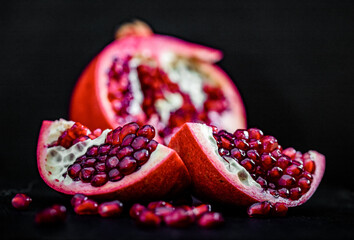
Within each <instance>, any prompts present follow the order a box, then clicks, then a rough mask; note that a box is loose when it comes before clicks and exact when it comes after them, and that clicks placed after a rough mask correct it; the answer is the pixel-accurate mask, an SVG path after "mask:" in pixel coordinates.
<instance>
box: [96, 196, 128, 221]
mask: <svg viewBox="0 0 354 240" xmlns="http://www.w3.org/2000/svg"><path fill="white" fill-rule="evenodd" d="M122 212H123V203H121V202H120V201H118V200H115V201H111V202H105V203H101V204H100V205H99V206H98V213H99V214H100V215H101V217H116V216H119V215H120V214H121V213H122Z"/></svg>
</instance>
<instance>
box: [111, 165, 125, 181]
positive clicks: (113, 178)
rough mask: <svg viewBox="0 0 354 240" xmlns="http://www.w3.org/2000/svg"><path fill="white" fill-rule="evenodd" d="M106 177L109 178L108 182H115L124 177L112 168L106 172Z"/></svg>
mask: <svg viewBox="0 0 354 240" xmlns="http://www.w3.org/2000/svg"><path fill="white" fill-rule="evenodd" d="M108 177H109V180H110V181H112V182H116V181H119V180H121V179H122V178H123V177H124V175H123V174H122V173H120V172H119V170H118V169H116V168H113V169H112V170H110V171H109V172H108Z"/></svg>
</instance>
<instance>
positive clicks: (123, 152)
mask: <svg viewBox="0 0 354 240" xmlns="http://www.w3.org/2000/svg"><path fill="white" fill-rule="evenodd" d="M133 152H134V149H133V148H132V147H130V146H127V147H123V148H122V149H120V150H119V151H118V153H117V157H118V158H119V159H123V158H124V157H126V156H131V155H132V154H133Z"/></svg>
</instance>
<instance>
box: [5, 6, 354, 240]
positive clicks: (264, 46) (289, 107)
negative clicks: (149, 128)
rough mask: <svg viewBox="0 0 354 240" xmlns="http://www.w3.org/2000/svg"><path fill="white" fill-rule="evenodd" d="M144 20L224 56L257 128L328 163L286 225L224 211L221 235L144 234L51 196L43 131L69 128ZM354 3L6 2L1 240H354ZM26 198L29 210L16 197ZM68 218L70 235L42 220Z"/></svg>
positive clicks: (237, 211)
mask: <svg viewBox="0 0 354 240" xmlns="http://www.w3.org/2000/svg"><path fill="white" fill-rule="evenodd" d="M135 18H138V19H141V20H144V21H146V22H147V23H149V24H150V25H151V26H152V28H153V29H154V30H155V31H156V32H158V33H161V34H167V35H173V36H177V37H180V38H182V39H185V40H188V41H193V42H197V43H201V44H204V45H208V46H211V47H214V48H217V49H220V50H222V51H223V53H224V58H223V60H222V61H221V62H220V63H218V65H220V66H221V67H222V68H223V69H224V70H225V71H226V72H227V73H228V74H229V75H230V77H231V78H232V79H233V80H234V82H235V84H236V85H237V87H238V89H239V90H240V92H241V95H242V97H243V100H244V103H245V106H246V110H247V119H248V120H247V122H248V126H250V127H259V128H261V129H263V131H264V132H266V133H267V134H271V135H274V136H276V137H277V139H278V140H279V142H281V145H282V146H284V147H287V146H293V147H295V148H296V149H299V150H301V151H307V150H309V149H316V150H318V151H319V152H321V153H323V154H324V155H325V156H326V172H325V175H324V178H323V181H322V183H321V184H320V186H319V189H318V190H317V192H316V193H315V194H314V196H313V197H312V198H311V199H310V200H309V201H308V202H307V203H306V204H304V205H303V206H300V207H297V208H293V209H290V210H289V213H288V216H287V217H285V218H279V219H250V218H248V217H247V216H246V215H245V211H244V209H237V208H235V209H230V208H227V207H225V206H224V207H221V206H216V209H217V210H220V211H222V212H223V213H224V215H225V219H226V223H225V226H224V227H222V228H220V229H217V230H205V229H200V228H198V227H197V226H193V227H191V228H188V229H182V230H177V229H170V228H167V227H162V228H159V229H155V230H143V229H139V228H137V227H136V226H135V224H134V222H132V221H131V220H130V219H129V218H128V216H126V215H124V214H123V216H121V217H119V218H117V219H101V218H99V217H98V216H85V217H82V216H76V215H75V214H73V211H72V209H71V208H70V207H69V201H68V198H67V197H65V196H63V195H61V194H59V193H56V192H55V191H54V190H51V189H50V188H49V187H47V186H46V185H45V184H44V182H43V181H42V180H41V179H40V177H39V174H38V171H37V166H36V152H35V151H36V145H37V138H38V133H39V128H40V125H41V122H42V121H43V120H44V119H49V120H54V119H59V118H68V106H69V102H70V96H71V92H72V89H73V87H74V85H75V83H76V80H77V79H78V77H79V76H80V74H81V72H82V70H83V69H84V68H85V66H86V65H87V64H88V63H89V62H90V60H91V59H93V58H94V56H95V55H97V53H99V52H100V51H101V50H102V49H103V48H104V46H106V45H107V44H108V43H110V42H111V41H113V39H114V31H115V30H116V28H117V27H118V26H119V25H120V24H121V23H123V22H125V21H129V20H131V19H135ZM353 26H354V3H353V1H344V0H342V1H206V0H203V1H199V0H198V1H183V0H179V1H155V0H153V1H138V0H130V1H113V0H111V1H93V0H92V1H91V0H89V1H64V0H56V1H44V0H38V1H25V0H23V1H6V2H2V3H1V5H0V81H1V83H0V91H1V92H0V107H1V110H2V111H1V117H0V126H1V131H0V132H1V136H2V137H1V138H0V146H1V151H0V154H1V155H0V156H1V157H0V159H1V169H2V171H1V174H0V197H1V203H0V219H1V220H2V222H1V224H0V236H1V238H2V239H4V238H5V239H7V238H32V239H33V238H35V239H40V238H45V239H63V238H68V239H70V238H82V239H88V238H103V237H104V238H114V239H124V238H134V239H135V238H137V239H144V238H151V239H152V238H172V239H179V238H199V239H203V238H207V239H217V238H225V239H227V238H230V239H231V238H232V239H245V238H296V239H300V238H301V239H302V238H318V237H321V238H325V239H333V238H338V239H343V238H348V239H350V238H351V239H353V238H354V230H353V229H354V225H353V223H354V190H353V189H354V188H353V180H352V178H353V177H352V176H353V174H352V173H353V169H354V165H353V159H352V154H351V151H352V149H353V147H352V145H353V144H352V142H353V141H352V135H353V134H354V131H353V130H354V127H353V122H354V114H353V113H352V112H353V109H354V98H353V90H354V81H353V77H354V68H353V66H354V31H353ZM17 192H26V193H28V194H29V195H31V197H32V198H33V203H32V205H31V207H30V209H29V210H27V211H23V212H19V211H16V210H14V209H13V208H12V207H11V205H10V201H11V197H12V196H13V195H14V194H15V193H17ZM53 203H62V204H64V205H66V206H67V207H68V219H67V221H66V222H65V223H64V224H63V225H59V226H55V227H50V228H43V227H38V226H36V225H35V224H34V222H33V219H34V215H35V213H36V212H37V211H39V210H40V209H43V208H45V207H47V206H49V205H50V204H53Z"/></svg>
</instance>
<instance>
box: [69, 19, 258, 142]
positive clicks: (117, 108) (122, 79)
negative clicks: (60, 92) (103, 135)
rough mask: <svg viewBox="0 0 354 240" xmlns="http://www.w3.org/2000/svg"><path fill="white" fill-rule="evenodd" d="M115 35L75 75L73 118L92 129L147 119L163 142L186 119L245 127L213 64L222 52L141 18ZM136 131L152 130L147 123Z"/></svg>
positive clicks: (231, 90)
mask: <svg viewBox="0 0 354 240" xmlns="http://www.w3.org/2000/svg"><path fill="white" fill-rule="evenodd" d="M117 37H118V38H117V39H116V40H115V41H114V42H112V43H111V44H109V45H108V46H107V47H105V48H104V50H103V51H102V52H101V53H99V54H98V55H97V56H96V57H95V58H94V60H93V61H92V62H91V63H90V64H89V66H88V67H87V68H86V70H85V71H84V72H83V74H82V75H81V77H80V79H79V80H78V83H77V85H76V87H75V89H74V91H73V95H72V99H71V106H70V118H71V119H72V120H74V121H78V122H81V123H83V124H85V125H86V126H88V127H90V128H92V129H94V128H102V129H105V128H112V129H114V128H116V127H117V126H119V125H123V124H125V123H127V122H132V121H134V122H137V123H139V124H142V123H144V124H151V125H153V126H155V128H156V134H157V135H158V139H159V140H161V141H162V142H164V143H168V142H169V139H170V137H171V135H172V134H173V133H174V132H175V131H176V130H177V129H178V128H179V127H180V126H181V125H182V124H183V123H185V122H204V123H208V124H213V125H215V126H218V127H223V128H224V129H227V130H232V128H234V127H237V128H244V127H245V126H246V120H245V110H244V106H243V103H242V100H241V97H240V94H239V92H238V90H237V89H236V87H235V85H234V84H233V82H232V81H231V80H230V78H229V77H228V76H227V75H226V74H225V72H223V71H222V70H221V69H220V68H219V67H217V66H216V65H215V64H214V63H215V62H217V61H219V60H220V59H221V58H222V53H221V52H220V51H218V50H215V49H211V48H208V47H204V46H201V45H197V44H193V43H189V42H185V41H183V40H180V39H177V38H174V37H170V36H163V35H158V34H154V33H153V32H152V31H151V29H150V28H149V27H148V26H147V25H146V24H143V23H141V22H137V23H133V24H128V25H123V26H122V27H121V29H120V30H118V33H117ZM83 106H85V107H83ZM140 134H142V135H143V136H148V135H153V134H154V133H153V132H151V130H149V129H148V128H147V129H146V130H142V131H141V133H138V135H140ZM255 134H257V133H255ZM121 140H122V139H121Z"/></svg>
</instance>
